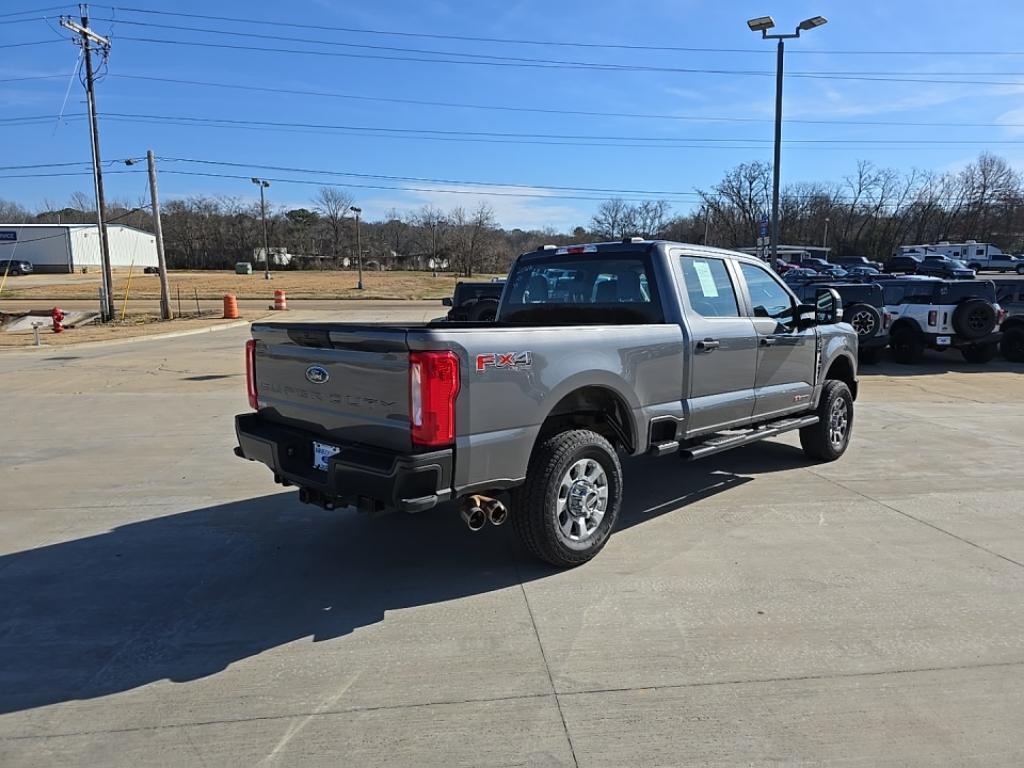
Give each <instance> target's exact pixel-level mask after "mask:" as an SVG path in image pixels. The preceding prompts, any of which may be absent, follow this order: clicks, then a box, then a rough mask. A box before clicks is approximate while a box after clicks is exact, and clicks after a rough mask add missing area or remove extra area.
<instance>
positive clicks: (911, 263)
mask: <svg viewBox="0 0 1024 768" xmlns="http://www.w3.org/2000/svg"><path fill="white" fill-rule="evenodd" d="M920 266H921V259H919V258H917V257H916V256H911V255H910V254H909V253H902V254H897V255H896V256H890V257H889V260H888V261H887V262H885V271H886V272H888V273H889V274H891V275H896V274H907V275H914V274H917V269H918V267H920Z"/></svg>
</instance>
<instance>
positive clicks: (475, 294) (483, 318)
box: [441, 281, 505, 322]
mask: <svg viewBox="0 0 1024 768" xmlns="http://www.w3.org/2000/svg"><path fill="white" fill-rule="evenodd" d="M504 287H505V283H504V282H493V281H492V282H487V283H470V282H462V281H460V282H458V283H456V284H455V291H454V292H453V293H452V296H451V298H444V299H441V303H442V304H444V305H445V306H446V307H451V309H450V310H448V316H447V319H448V320H474V321H479V322H490V321H491V320H494V318H495V317H496V316H497V314H498V302H499V301H500V300H501V292H502V290H503V289H504Z"/></svg>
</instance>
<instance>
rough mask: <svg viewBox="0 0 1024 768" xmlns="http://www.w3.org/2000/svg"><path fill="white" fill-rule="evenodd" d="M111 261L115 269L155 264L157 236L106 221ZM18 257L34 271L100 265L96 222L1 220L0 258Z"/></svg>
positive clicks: (64, 269)
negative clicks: (9, 222)
mask: <svg viewBox="0 0 1024 768" xmlns="http://www.w3.org/2000/svg"><path fill="white" fill-rule="evenodd" d="M107 235H108V237H109V239H110V264H111V266H112V267H114V268H115V269H116V268H118V267H124V268H127V267H129V266H131V265H132V264H134V265H135V267H136V268H142V267H155V266H157V257H156V237H154V236H153V235H151V234H150V233H149V232H143V231H142V230H141V229H136V228H135V227H128V226H125V225H124V224H108V225H107ZM4 259H20V260H21V261H27V262H29V263H30V264H31V265H32V266H33V267H34V268H35V272H37V273H38V272H80V271H82V270H83V269H88V270H90V271H91V270H96V269H99V267H100V240H99V233H98V231H97V229H96V225H95V224H0V261H2V260H4Z"/></svg>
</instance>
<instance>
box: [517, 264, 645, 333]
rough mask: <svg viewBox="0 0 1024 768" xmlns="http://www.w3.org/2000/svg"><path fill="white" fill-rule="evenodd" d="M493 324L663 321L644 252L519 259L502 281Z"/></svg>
mask: <svg viewBox="0 0 1024 768" xmlns="http://www.w3.org/2000/svg"><path fill="white" fill-rule="evenodd" d="M499 319H500V320H502V321H506V322H537V323H551V324H577V323H579V324H601V323H624V324H629V323H661V322H664V316H663V314H662V310H661V302H660V301H659V299H658V292H657V290H656V286H655V285H654V281H653V277H652V271H651V268H650V259H649V258H648V256H647V254H646V253H637V254H618V253H617V254H609V255H608V256H606V257H602V256H600V255H598V254H592V253H586V254H567V255H553V256H548V257H541V258H536V259H533V258H531V259H529V260H520V261H519V262H518V263H517V264H516V266H515V268H514V270H513V272H512V275H511V276H510V278H509V280H508V285H507V288H506V292H505V296H504V301H503V303H502V308H501V317H500V318H499Z"/></svg>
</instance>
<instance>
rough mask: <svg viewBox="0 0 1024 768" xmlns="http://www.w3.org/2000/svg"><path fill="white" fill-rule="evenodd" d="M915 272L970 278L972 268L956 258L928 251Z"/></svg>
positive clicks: (954, 277) (961, 278)
mask: <svg viewBox="0 0 1024 768" xmlns="http://www.w3.org/2000/svg"><path fill="white" fill-rule="evenodd" d="M917 274H919V275H931V276H933V277H946V278H949V279H951V280H970V279H971V278H973V277H974V270H973V269H968V267H967V265H966V264H964V263H963V262H962V261H959V260H957V259H951V258H949V257H948V256H943V255H941V254H938V253H929V254H928V255H927V256H925V257H924V260H923V261H922V262H921V263H920V264H919V265H918V267H917Z"/></svg>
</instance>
